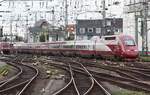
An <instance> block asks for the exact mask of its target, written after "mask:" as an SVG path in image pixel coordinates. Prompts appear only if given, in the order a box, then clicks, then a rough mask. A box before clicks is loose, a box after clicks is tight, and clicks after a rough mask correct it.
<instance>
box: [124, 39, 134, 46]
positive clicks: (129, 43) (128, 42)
mask: <svg viewBox="0 0 150 95" xmlns="http://www.w3.org/2000/svg"><path fill="white" fill-rule="evenodd" d="M124 42H125V45H126V46H135V42H134V40H133V39H126V40H125V41H124Z"/></svg>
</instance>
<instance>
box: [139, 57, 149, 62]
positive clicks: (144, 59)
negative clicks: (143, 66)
mask: <svg viewBox="0 0 150 95" xmlns="http://www.w3.org/2000/svg"><path fill="white" fill-rule="evenodd" d="M140 59H141V60H142V61H144V62H150V56H141V57H140Z"/></svg>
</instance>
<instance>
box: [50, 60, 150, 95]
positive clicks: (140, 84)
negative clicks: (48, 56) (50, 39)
mask: <svg viewBox="0 0 150 95" xmlns="http://www.w3.org/2000/svg"><path fill="white" fill-rule="evenodd" d="M62 59H63V60H62ZM62 59H61V58H59V59H55V58H53V60H54V61H59V62H63V63H66V60H65V58H62ZM67 60H68V61H67V62H69V61H70V62H72V64H75V63H78V64H80V62H73V61H71V60H70V58H67ZM73 60H74V59H73ZM83 64H84V63H83ZM85 64H86V63H85ZM85 64H84V65H85ZM92 65H93V64H92ZM94 65H95V64H94ZM63 66H65V65H63ZM90 66H91V65H90ZM86 67H87V65H86ZM95 67H96V68H99V67H98V66H95ZM73 68H74V70H75V71H77V72H79V70H80V72H82V73H83V69H81V68H80V67H74V66H73ZM100 68H102V69H103V66H100ZM77 69H78V70H77ZM115 69H116V68H115ZM108 70H112V69H108ZM113 70H114V69H113ZM113 70H112V71H113ZM89 71H90V73H92V74H93V77H95V78H96V79H98V80H102V81H106V82H109V83H111V84H113V85H117V86H120V87H122V88H125V89H129V90H135V91H145V92H148V93H149V92H150V90H149V87H150V85H149V84H148V83H146V82H144V81H142V80H141V79H140V80H139V79H138V77H135V76H131V77H126V76H120V77H118V76H114V75H110V74H106V73H100V72H95V71H91V70H89ZM118 72H121V73H123V72H124V70H123V71H121V70H120V71H118ZM135 72H136V71H135ZM83 74H84V73H83ZM132 77H133V78H132ZM134 77H135V78H136V79H137V80H135V79H134Z"/></svg>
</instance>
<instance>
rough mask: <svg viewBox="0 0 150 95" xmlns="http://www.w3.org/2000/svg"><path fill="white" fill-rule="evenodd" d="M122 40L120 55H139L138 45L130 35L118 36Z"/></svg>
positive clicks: (135, 56) (127, 56) (126, 56)
mask: <svg viewBox="0 0 150 95" xmlns="http://www.w3.org/2000/svg"><path fill="white" fill-rule="evenodd" d="M120 40H121V42H122V49H123V50H122V57H123V58H129V59H136V58H138V56H139V51H138V47H137V45H136V43H135V41H134V39H133V38H132V37H131V36H128V35H122V36H120Z"/></svg>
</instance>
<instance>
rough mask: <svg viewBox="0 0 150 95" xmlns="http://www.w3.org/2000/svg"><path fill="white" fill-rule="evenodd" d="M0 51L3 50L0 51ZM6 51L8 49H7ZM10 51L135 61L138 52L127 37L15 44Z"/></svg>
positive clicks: (130, 38) (116, 36)
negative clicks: (117, 58)
mask: <svg viewBox="0 0 150 95" xmlns="http://www.w3.org/2000/svg"><path fill="white" fill-rule="evenodd" d="M1 50H2V51H3V50H4V48H3V49H1ZM7 50H8V49H7ZM10 50H11V51H13V52H18V53H32V54H51V55H66V56H96V57H103V58H106V57H110V56H111V57H119V58H129V59H135V58H137V57H138V55H139V52H138V48H137V45H136V43H135V41H134V39H133V38H132V37H131V36H127V35H111V36H103V37H102V38H101V39H99V40H96V39H95V40H81V41H57V42H46V43H45V42H44V43H16V44H13V47H12V46H11V45H10Z"/></svg>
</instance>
